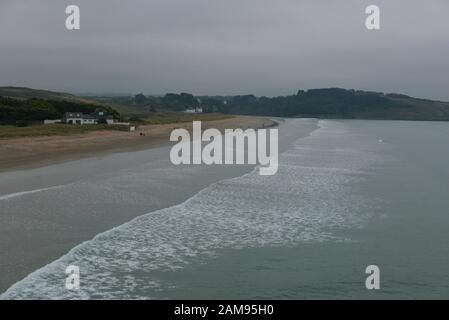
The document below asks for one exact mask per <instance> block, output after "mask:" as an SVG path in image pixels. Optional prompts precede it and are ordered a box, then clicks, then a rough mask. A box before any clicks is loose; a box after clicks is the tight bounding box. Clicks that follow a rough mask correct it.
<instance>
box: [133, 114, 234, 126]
mask: <svg viewBox="0 0 449 320" xmlns="http://www.w3.org/2000/svg"><path fill="white" fill-rule="evenodd" d="M232 117H233V116H231V115H226V114H221V113H182V112H155V113H154V114H151V115H150V116H145V117H141V118H139V120H138V121H135V122H136V124H167V123H180V122H192V121H213V120H222V119H229V118H232ZM131 120H132V117H131ZM136 120H137V119H136Z"/></svg>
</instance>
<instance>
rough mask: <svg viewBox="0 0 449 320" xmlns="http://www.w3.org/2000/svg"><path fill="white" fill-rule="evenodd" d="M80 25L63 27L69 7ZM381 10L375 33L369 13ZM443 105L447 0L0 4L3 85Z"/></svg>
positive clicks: (32, 0) (446, 96)
mask: <svg viewBox="0 0 449 320" xmlns="http://www.w3.org/2000/svg"><path fill="white" fill-rule="evenodd" d="M70 4H76V5H78V6H79V7H80V9H81V30H79V31H68V30H66V29H65V19H66V14H65V7H66V6H67V5H70ZM369 4H376V5H378V6H379V7H380V9H381V30H379V31H369V30H367V29H366V28H365V18H366V15H365V8H366V6H367V5H369ZM4 85H15V86H29V87H34V88H42V89H50V90H60V91H67V92H73V93H88V92H91V93H128V92H129V93H137V92H140V91H142V92H144V93H146V94H161V93H166V92H181V91H185V92H191V93H194V94H210V95H214V94H244V93H254V94H256V95H267V96H274V95H285V94H290V93H294V92H296V91H297V90H298V89H309V88H319V87H343V88H357V89H366V90H375V91H384V92H400V93H405V94H410V95H413V96H418V97H427V98H435V99H442V100H449V1H448V0H429V1H422V0H369V1H365V0H127V1H123V0H28V1H27V0H0V86H4Z"/></svg>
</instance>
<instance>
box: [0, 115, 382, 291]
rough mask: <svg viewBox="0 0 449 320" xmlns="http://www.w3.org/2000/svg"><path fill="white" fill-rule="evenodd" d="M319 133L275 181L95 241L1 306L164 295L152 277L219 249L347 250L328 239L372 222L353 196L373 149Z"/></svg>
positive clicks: (210, 196)
mask: <svg viewBox="0 0 449 320" xmlns="http://www.w3.org/2000/svg"><path fill="white" fill-rule="evenodd" d="M320 127H321V128H320V129H319V130H317V131H315V132H313V133H312V135H311V136H310V137H308V138H304V139H300V140H298V141H297V142H296V143H295V144H294V145H293V146H292V147H291V148H290V149H289V150H288V151H287V152H285V153H283V154H281V155H280V158H279V171H278V173H277V174H276V175H274V176H260V175H259V174H258V172H257V171H256V170H255V171H253V172H251V173H248V174H246V175H244V176H241V177H237V178H233V179H228V180H224V181H220V182H217V183H214V184H212V185H210V186H209V187H207V188H205V189H203V190H202V191H201V192H199V193H198V194H197V195H195V196H194V197H192V198H190V199H189V200H187V201H185V202H184V203H182V204H180V205H176V206H173V207H170V208H166V209H162V210H158V211H155V212H151V213H148V214H146V215H143V216H140V217H138V218H136V219H134V220H132V221H130V222H128V223H126V224H123V225H121V226H119V227H116V228H114V229H112V230H109V231H107V232H105V233H102V234H99V235H97V236H96V237H95V238H94V239H92V240H90V241H87V242H85V243H83V244H81V245H79V246H77V247H75V248H74V249H72V250H71V251H70V252H69V253H68V254H66V255H65V256H63V257H61V258H60V259H58V260H56V261H54V262H53V263H51V264H49V265H47V266H45V267H43V268H41V269H40V270H37V271H36V272H34V273H32V274H30V275H29V276H27V277H26V278H25V279H23V280H22V281H20V282H18V283H16V284H15V285H13V286H12V287H11V288H9V289H8V290H7V291H6V292H5V293H4V294H3V295H1V296H0V298H2V299H35V298H40V299H84V298H85V299H88V298H106V299H113V298H131V299H140V298H151V297H152V294H154V292H157V291H159V290H164V288H166V287H167V286H171V285H173V284H171V283H167V282H166V281H163V280H161V279H160V278H158V276H157V273H158V272H159V273H160V272H170V271H175V270H177V269H178V268H183V267H184V266H186V264H189V263H191V262H193V261H198V260H200V261H201V260H202V261H207V259H208V258H209V257H211V256H213V255H215V254H219V251H220V249H229V248H231V249H239V248H248V247H264V246H295V245H300V244H301V243H302V242H309V241H344V240H347V239H342V238H339V237H337V236H335V235H334V234H333V231H334V230H336V229H340V228H357V227H360V226H362V225H363V224H364V223H365V222H366V221H367V219H368V218H369V217H370V215H372V214H373V212H375V206H376V203H375V202H373V201H372V200H368V199H366V198H364V197H363V196H361V195H358V194H357V192H356V190H355V189H354V188H355V185H356V182H357V181H359V180H361V179H365V178H366V175H368V174H373V172H372V170H371V167H372V165H376V164H379V163H381V162H382V161H383V158H382V157H381V156H379V155H377V153H376V152H375V151H376V149H375V148H381V147H382V146H379V144H378V143H377V141H376V140H373V141H374V142H375V143H371V142H370V140H369V139H367V138H366V137H363V136H356V135H355V134H353V133H352V132H350V131H348V130H347V129H346V128H345V126H344V125H343V124H341V123H338V122H332V121H320ZM136 200H138V199H136ZM72 264H73V265H77V266H79V267H80V271H81V290H79V291H69V290H67V289H65V286H64V284H65V276H66V275H65V273H64V270H65V268H66V266H68V265H72Z"/></svg>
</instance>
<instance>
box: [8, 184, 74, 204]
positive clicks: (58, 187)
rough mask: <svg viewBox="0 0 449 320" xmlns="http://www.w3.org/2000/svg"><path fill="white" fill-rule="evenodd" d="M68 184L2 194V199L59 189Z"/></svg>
mask: <svg viewBox="0 0 449 320" xmlns="http://www.w3.org/2000/svg"><path fill="white" fill-rule="evenodd" d="M66 186H68V185H57V186H52V187H47V188H40V189H34V190H28V191H21V192H15V193H10V194H5V195H2V196H0V201H2V200H9V199H13V198H18V197H22V196H26V195H29V194H33V193H38V192H43V191H49V190H57V189H61V188H64V187H66Z"/></svg>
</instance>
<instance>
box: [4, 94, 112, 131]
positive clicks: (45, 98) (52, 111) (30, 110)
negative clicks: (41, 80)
mask: <svg viewBox="0 0 449 320" xmlns="http://www.w3.org/2000/svg"><path fill="white" fill-rule="evenodd" d="M96 109H103V110H104V111H106V112H108V113H109V114H111V115H113V116H114V118H116V119H119V118H120V113H119V112H118V111H117V110H115V109H114V108H112V107H111V106H109V105H107V104H101V103H99V102H97V101H94V100H88V99H85V98H81V97H77V96H75V95H72V94H68V93H59V92H53V91H46V90H36V89H30V88H18V87H0V124H14V123H21V124H23V123H28V122H31V123H34V122H41V121H43V120H45V119H60V118H61V117H62V115H63V114H64V113H65V112H83V113H92V112H94V111H95V110H96Z"/></svg>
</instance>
